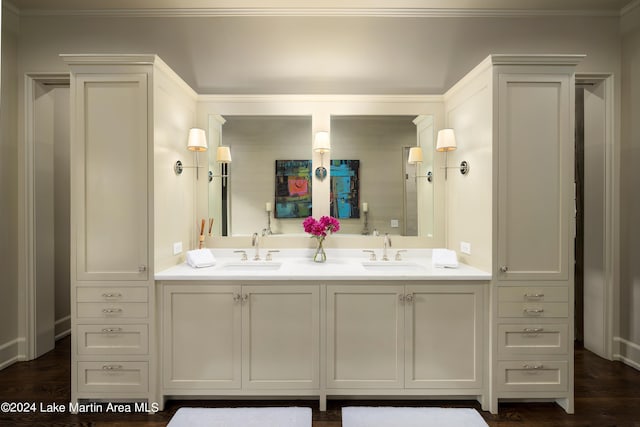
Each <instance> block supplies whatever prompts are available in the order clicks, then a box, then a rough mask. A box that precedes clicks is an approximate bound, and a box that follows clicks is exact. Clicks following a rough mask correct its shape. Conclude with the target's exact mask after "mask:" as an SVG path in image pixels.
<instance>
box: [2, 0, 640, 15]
mask: <svg viewBox="0 0 640 427" xmlns="http://www.w3.org/2000/svg"><path fill="white" fill-rule="evenodd" d="M638 1H639V0H636V2H635V3H638ZM632 5H633V3H632V4H630V5H627V6H626V7H625V9H627V8H628V7H629V6H632ZM636 6H637V4H636V5H635V6H632V7H631V8H632V9H633V8H635V7H636ZM14 8H15V7H14ZM15 10H16V11H17V13H19V14H20V15H21V16H96V17H118V18H125V17H130V18H171V17H175V18H182V17H192V18H204V17H256V16H274V17H286V16H294V17H302V16H308V17H340V16H343V17H350V16H351V17H381V18H522V17H524V18H526V17H540V16H595V17H618V16H620V15H621V12H620V11H612V10H551V9H543V10H523V9H439V8H438V9H436V8H304V7H296V8H255V7H247V8H176V9H65V10H60V9H59V10H50V9H30V10H22V11H19V10H18V9H17V8H15Z"/></svg>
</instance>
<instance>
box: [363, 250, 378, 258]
mask: <svg viewBox="0 0 640 427" xmlns="http://www.w3.org/2000/svg"><path fill="white" fill-rule="evenodd" d="M362 252H366V253H370V254H371V255H369V261H375V260H376V253H375V251H373V250H371V249H363V250H362Z"/></svg>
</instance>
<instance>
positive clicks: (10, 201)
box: [0, 9, 20, 369]
mask: <svg viewBox="0 0 640 427" xmlns="http://www.w3.org/2000/svg"><path fill="white" fill-rule="evenodd" d="M17 46H18V21H17V16H16V15H15V14H13V13H12V12H11V11H8V10H7V9H4V10H3V11H2V72H1V75H2V83H1V85H2V98H1V100H0V101H1V102H0V236H2V238H0V271H1V272H2V285H1V286H0V369H1V368H3V367H4V366H6V364H9V363H12V362H13V361H15V358H16V357H17V356H18V354H19V350H18V347H19V342H18V309H17V307H18V293H19V291H20V289H19V286H18V185H17V184H16V183H17V181H18V171H19V167H18V135H17V133H18V132H17V126H18V84H17V82H18V75H17V68H16V67H17V60H18V51H17Z"/></svg>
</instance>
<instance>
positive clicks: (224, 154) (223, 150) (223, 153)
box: [216, 145, 231, 163]
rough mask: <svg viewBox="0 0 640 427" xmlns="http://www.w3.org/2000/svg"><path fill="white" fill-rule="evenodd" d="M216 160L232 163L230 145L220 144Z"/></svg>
mask: <svg viewBox="0 0 640 427" xmlns="http://www.w3.org/2000/svg"><path fill="white" fill-rule="evenodd" d="M216 161H217V162H218V163H231V150H229V147H226V146H222V145H221V146H220V147H218V149H217V150H216Z"/></svg>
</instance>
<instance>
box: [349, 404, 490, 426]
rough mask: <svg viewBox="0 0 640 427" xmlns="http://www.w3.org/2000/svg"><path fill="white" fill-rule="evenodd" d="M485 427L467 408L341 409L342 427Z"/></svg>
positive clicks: (476, 415) (367, 407) (481, 420)
mask: <svg viewBox="0 0 640 427" xmlns="http://www.w3.org/2000/svg"><path fill="white" fill-rule="evenodd" d="M390 426H393V427H488V425H487V423H486V422H484V420H483V419H482V417H481V416H480V414H479V413H478V411H476V410H475V409H469V408H404V407H403V408H396V407H384V406H379V407H370V406H348V407H344V408H342V427H390Z"/></svg>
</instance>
